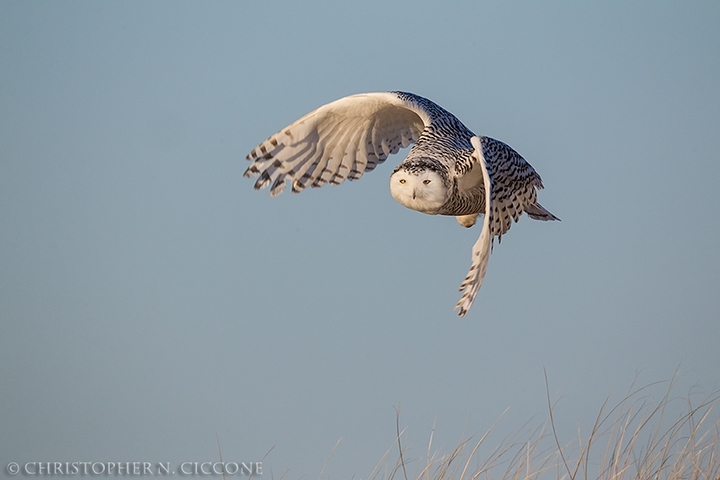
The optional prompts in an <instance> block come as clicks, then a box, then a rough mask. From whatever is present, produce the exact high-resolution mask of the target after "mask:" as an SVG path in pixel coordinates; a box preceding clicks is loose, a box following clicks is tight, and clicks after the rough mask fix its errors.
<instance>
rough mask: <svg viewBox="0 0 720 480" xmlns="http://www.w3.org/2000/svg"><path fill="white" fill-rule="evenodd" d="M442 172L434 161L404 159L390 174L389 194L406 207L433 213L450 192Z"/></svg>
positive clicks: (443, 202) (442, 203)
mask: <svg viewBox="0 0 720 480" xmlns="http://www.w3.org/2000/svg"><path fill="white" fill-rule="evenodd" d="M443 173H444V171H443V170H442V168H441V167H440V166H439V165H437V162H434V161H424V160H423V159H419V160H411V161H405V162H403V163H401V164H400V165H398V167H397V168H396V169H395V171H394V172H393V173H392V175H390V194H391V195H392V196H393V198H394V199H395V200H396V201H397V202H399V203H401V204H402V205H404V206H406V207H407V208H410V209H412V210H417V211H418V212H423V213H429V214H434V213H436V212H437V210H438V209H439V208H440V207H441V206H443V205H444V204H445V202H446V201H447V198H448V195H449V194H450V189H449V188H448V185H447V184H446V176H445V175H443Z"/></svg>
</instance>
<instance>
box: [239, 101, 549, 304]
mask: <svg viewBox="0 0 720 480" xmlns="http://www.w3.org/2000/svg"><path fill="white" fill-rule="evenodd" d="M413 143H414V145H413V147H412V149H411V150H410V152H409V153H408V155H407V157H406V158H405V160H404V161H403V162H402V163H401V164H400V165H398V166H397V167H396V168H395V170H394V171H393V172H392V175H391V176H390V193H391V194H392V196H393V198H395V200H397V201H398V202H400V203H401V204H402V205H404V206H406V207H408V208H411V209H413V210H417V211H420V212H423V213H427V214H431V215H453V216H455V217H456V218H457V220H458V222H459V223H460V224H461V225H463V226H466V227H470V226H472V225H473V224H474V223H475V220H476V218H477V216H478V215H480V214H482V215H484V218H483V227H482V230H481V233H480V237H479V238H478V241H477V242H476V243H475V245H474V246H473V248H472V264H471V267H470V271H469V272H468V274H467V276H466V277H465V280H464V281H463V282H462V284H461V286H460V290H461V291H462V292H463V293H462V296H461V298H460V301H458V303H457V305H456V307H455V308H457V309H458V315H459V316H463V315H465V314H466V313H467V311H468V310H469V309H470V306H471V305H472V303H473V301H474V300H475V296H476V295H477V292H478V290H479V288H480V285H481V284H482V280H483V277H484V275H485V270H486V268H487V261H488V258H489V255H490V250H491V245H492V239H493V238H494V237H498V238H501V237H502V235H503V234H504V233H505V232H507V231H508V229H509V228H510V226H511V225H512V222H513V221H517V220H518V219H519V218H520V215H521V214H522V213H523V211H524V212H525V213H527V214H528V216H530V217H531V218H534V219H538V220H558V218H557V217H555V216H554V215H553V214H552V213H550V212H549V211H547V210H545V208H543V207H542V206H541V205H540V204H539V203H537V201H536V198H537V191H536V190H537V189H540V188H542V181H541V179H540V176H539V175H538V174H537V172H535V170H534V169H533V168H532V167H531V166H530V164H528V163H527V162H526V161H525V159H523V158H522V157H521V156H520V155H519V154H518V153H517V152H515V151H514V150H513V149H512V148H510V147H509V146H507V145H505V144H504V143H502V142H500V141H498V140H494V139H492V138H489V137H479V136H476V135H475V134H474V133H472V132H471V131H470V130H469V129H468V128H467V127H465V125H463V124H462V122H460V120H458V119H457V118H456V117H455V116H454V115H452V114H451V113H450V112H448V111H447V110H445V109H443V108H442V107H440V106H439V105H437V104H435V103H433V102H431V101H430V100H428V99H426V98H423V97H420V96H418V95H414V94H411V93H406V92H383V93H366V94H359V95H352V96H349V97H345V98H341V99H340V100H336V101H334V102H332V103H328V104H327V105H323V106H322V107H320V108H318V109H317V110H314V111H312V112H310V113H308V114H307V115H305V116H304V117H302V118H300V119H299V120H297V121H296V122H294V123H292V124H291V125H289V126H288V127H286V128H284V129H282V130H280V131H279V132H278V133H276V134H275V135H273V136H271V137H270V138H268V139H267V140H266V141H264V142H263V143H261V144H260V145H259V146H258V147H257V148H255V149H254V150H253V151H252V152H250V153H249V154H248V156H247V159H248V160H250V161H251V162H252V163H251V164H250V166H249V167H248V169H247V170H246V171H245V176H246V177H254V176H259V178H258V180H257V181H256V182H255V188H256V189H261V188H265V187H268V186H269V187H270V195H271V196H275V195H279V194H281V193H282V192H283V191H284V190H285V187H286V183H287V182H288V181H289V182H290V183H291V185H292V191H293V192H295V193H297V192H300V191H302V190H303V189H304V188H306V187H308V186H310V187H320V186H323V185H325V184H327V183H330V184H333V185H338V184H340V183H342V182H343V181H345V180H346V179H347V180H356V179H358V178H360V177H361V176H362V175H363V173H365V172H369V171H371V170H373V169H374V168H375V167H376V166H377V165H378V164H380V163H382V162H383V161H385V159H386V158H387V157H388V156H389V155H391V154H393V153H397V152H398V151H399V150H400V149H401V148H404V147H407V146H409V145H410V144H413Z"/></svg>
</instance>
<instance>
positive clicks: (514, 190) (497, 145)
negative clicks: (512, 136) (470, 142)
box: [482, 137, 558, 241]
mask: <svg viewBox="0 0 720 480" xmlns="http://www.w3.org/2000/svg"><path fill="white" fill-rule="evenodd" d="M482 149H483V155H484V157H485V160H486V164H487V169H488V170H489V172H490V177H491V178H492V186H493V195H492V197H493V198H492V200H493V206H492V215H491V219H492V223H491V225H490V229H491V233H492V237H498V241H500V240H502V236H503V235H504V234H505V233H507V231H508V230H510V227H511V226H512V224H513V222H517V221H518V220H519V219H520V216H521V215H522V214H523V212H527V214H528V215H530V216H531V217H533V218H537V219H540V218H538V217H537V215H539V214H537V215H535V213H536V212H538V211H540V210H542V211H545V212H546V213H547V214H548V215H549V216H550V217H551V218H542V219H543V220H558V218H557V217H555V216H554V215H552V214H551V213H550V212H547V211H546V210H545V209H544V208H543V207H542V206H540V205H539V204H538V203H537V190H538V189H541V188H543V184H542V180H541V179H540V175H538V173H537V172H536V171H535V169H534V168H533V167H532V166H531V165H530V164H529V163H528V162H526V161H525V159H524V158H523V157H522V156H521V155H520V154H519V153H517V152H516V151H515V150H513V149H512V148H511V147H510V146H508V145H506V144H505V143H503V142H501V141H499V140H495V139H493V138H489V137H482ZM534 215H535V216H534Z"/></svg>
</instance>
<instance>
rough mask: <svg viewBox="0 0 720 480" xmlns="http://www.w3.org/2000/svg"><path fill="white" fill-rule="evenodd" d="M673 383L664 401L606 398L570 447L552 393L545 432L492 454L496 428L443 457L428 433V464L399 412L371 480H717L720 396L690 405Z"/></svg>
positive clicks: (506, 443) (515, 438) (641, 393)
mask: <svg viewBox="0 0 720 480" xmlns="http://www.w3.org/2000/svg"><path fill="white" fill-rule="evenodd" d="M672 384H673V382H670V386H669V387H668V388H667V390H666V391H665V394H664V396H662V398H661V399H660V400H659V401H653V400H652V398H649V396H647V392H648V389H650V387H654V385H648V386H645V387H642V388H634V387H633V388H631V389H630V391H629V392H628V393H627V394H626V395H625V396H624V397H623V398H622V399H621V400H620V401H619V402H617V403H615V404H614V406H611V404H610V399H609V397H608V398H607V399H606V400H605V402H604V403H603V405H602V407H601V408H600V411H599V412H598V414H597V417H596V419H595V422H594V424H593V425H592V428H591V430H590V432H589V433H587V434H586V435H584V436H583V435H581V433H580V432H578V438H577V439H576V440H574V441H571V442H569V443H567V442H566V443H563V442H565V440H564V439H561V438H559V436H558V433H557V432H556V429H555V418H554V414H555V409H556V407H555V405H554V404H553V403H552V402H551V400H550V393H549V389H548V410H549V416H548V419H547V421H546V422H545V423H544V424H543V425H541V426H540V427H538V428H536V429H534V430H528V428H527V426H526V427H525V428H524V429H521V431H520V432H518V433H517V434H515V435H512V436H511V437H508V438H506V439H505V440H503V441H502V442H500V444H499V445H497V446H496V447H495V448H491V446H488V445H487V443H488V437H489V435H490V433H491V431H492V430H493V428H494V426H493V427H491V428H490V429H488V431H487V432H485V434H483V435H482V436H481V437H480V438H479V440H473V439H472V438H469V439H466V440H463V441H461V442H460V443H459V445H458V446H457V447H456V448H455V449H454V450H453V451H452V452H450V453H449V454H444V455H440V454H438V453H436V452H433V433H432V432H431V434H430V441H429V444H428V448H427V453H426V454H425V455H424V456H425V458H424V459H410V458H409V457H408V451H406V450H405V449H404V448H403V437H404V432H403V431H400V426H399V414H398V423H397V441H396V444H395V445H393V447H392V448H391V449H389V450H388V452H386V454H385V456H384V458H383V459H382V460H381V462H380V463H379V464H378V465H377V466H376V467H375V469H374V470H373V472H371V474H370V475H369V476H368V480H476V479H500V480H542V479H546V478H555V479H560V480H630V479H633V480H680V479H683V480H685V479H687V480H720V412H718V408H717V407H718V402H719V399H720V395H718V394H715V395H711V396H709V397H706V398H704V399H702V400H700V401H695V402H693V401H692V400H691V399H690V398H689V397H683V398H678V397H672V396H671V392H672V386H673V385H672ZM488 449H489V450H488ZM479 452H485V453H483V455H480V453H479ZM393 455H397V459H396V460H395V461H394V463H392V464H391V462H390V460H389V459H390V458H391V456H393ZM410 471H412V472H413V473H409V472H410Z"/></svg>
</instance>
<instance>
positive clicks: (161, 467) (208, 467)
mask: <svg viewBox="0 0 720 480" xmlns="http://www.w3.org/2000/svg"><path fill="white" fill-rule="evenodd" d="M262 468H263V466H262V462H182V463H181V464H179V465H175V466H173V465H171V464H170V462H26V463H22V464H21V463H16V462H10V463H8V464H7V465H6V467H5V471H6V472H7V473H8V474H10V475H18V474H20V475H32V476H70V475H83V476H90V475H93V476H105V477H108V476H117V477H119V476H146V475H147V476H155V475H159V476H162V475H166V476H169V475H183V476H208V475H216V476H246V477H250V476H255V475H262V473H263V472H262Z"/></svg>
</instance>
